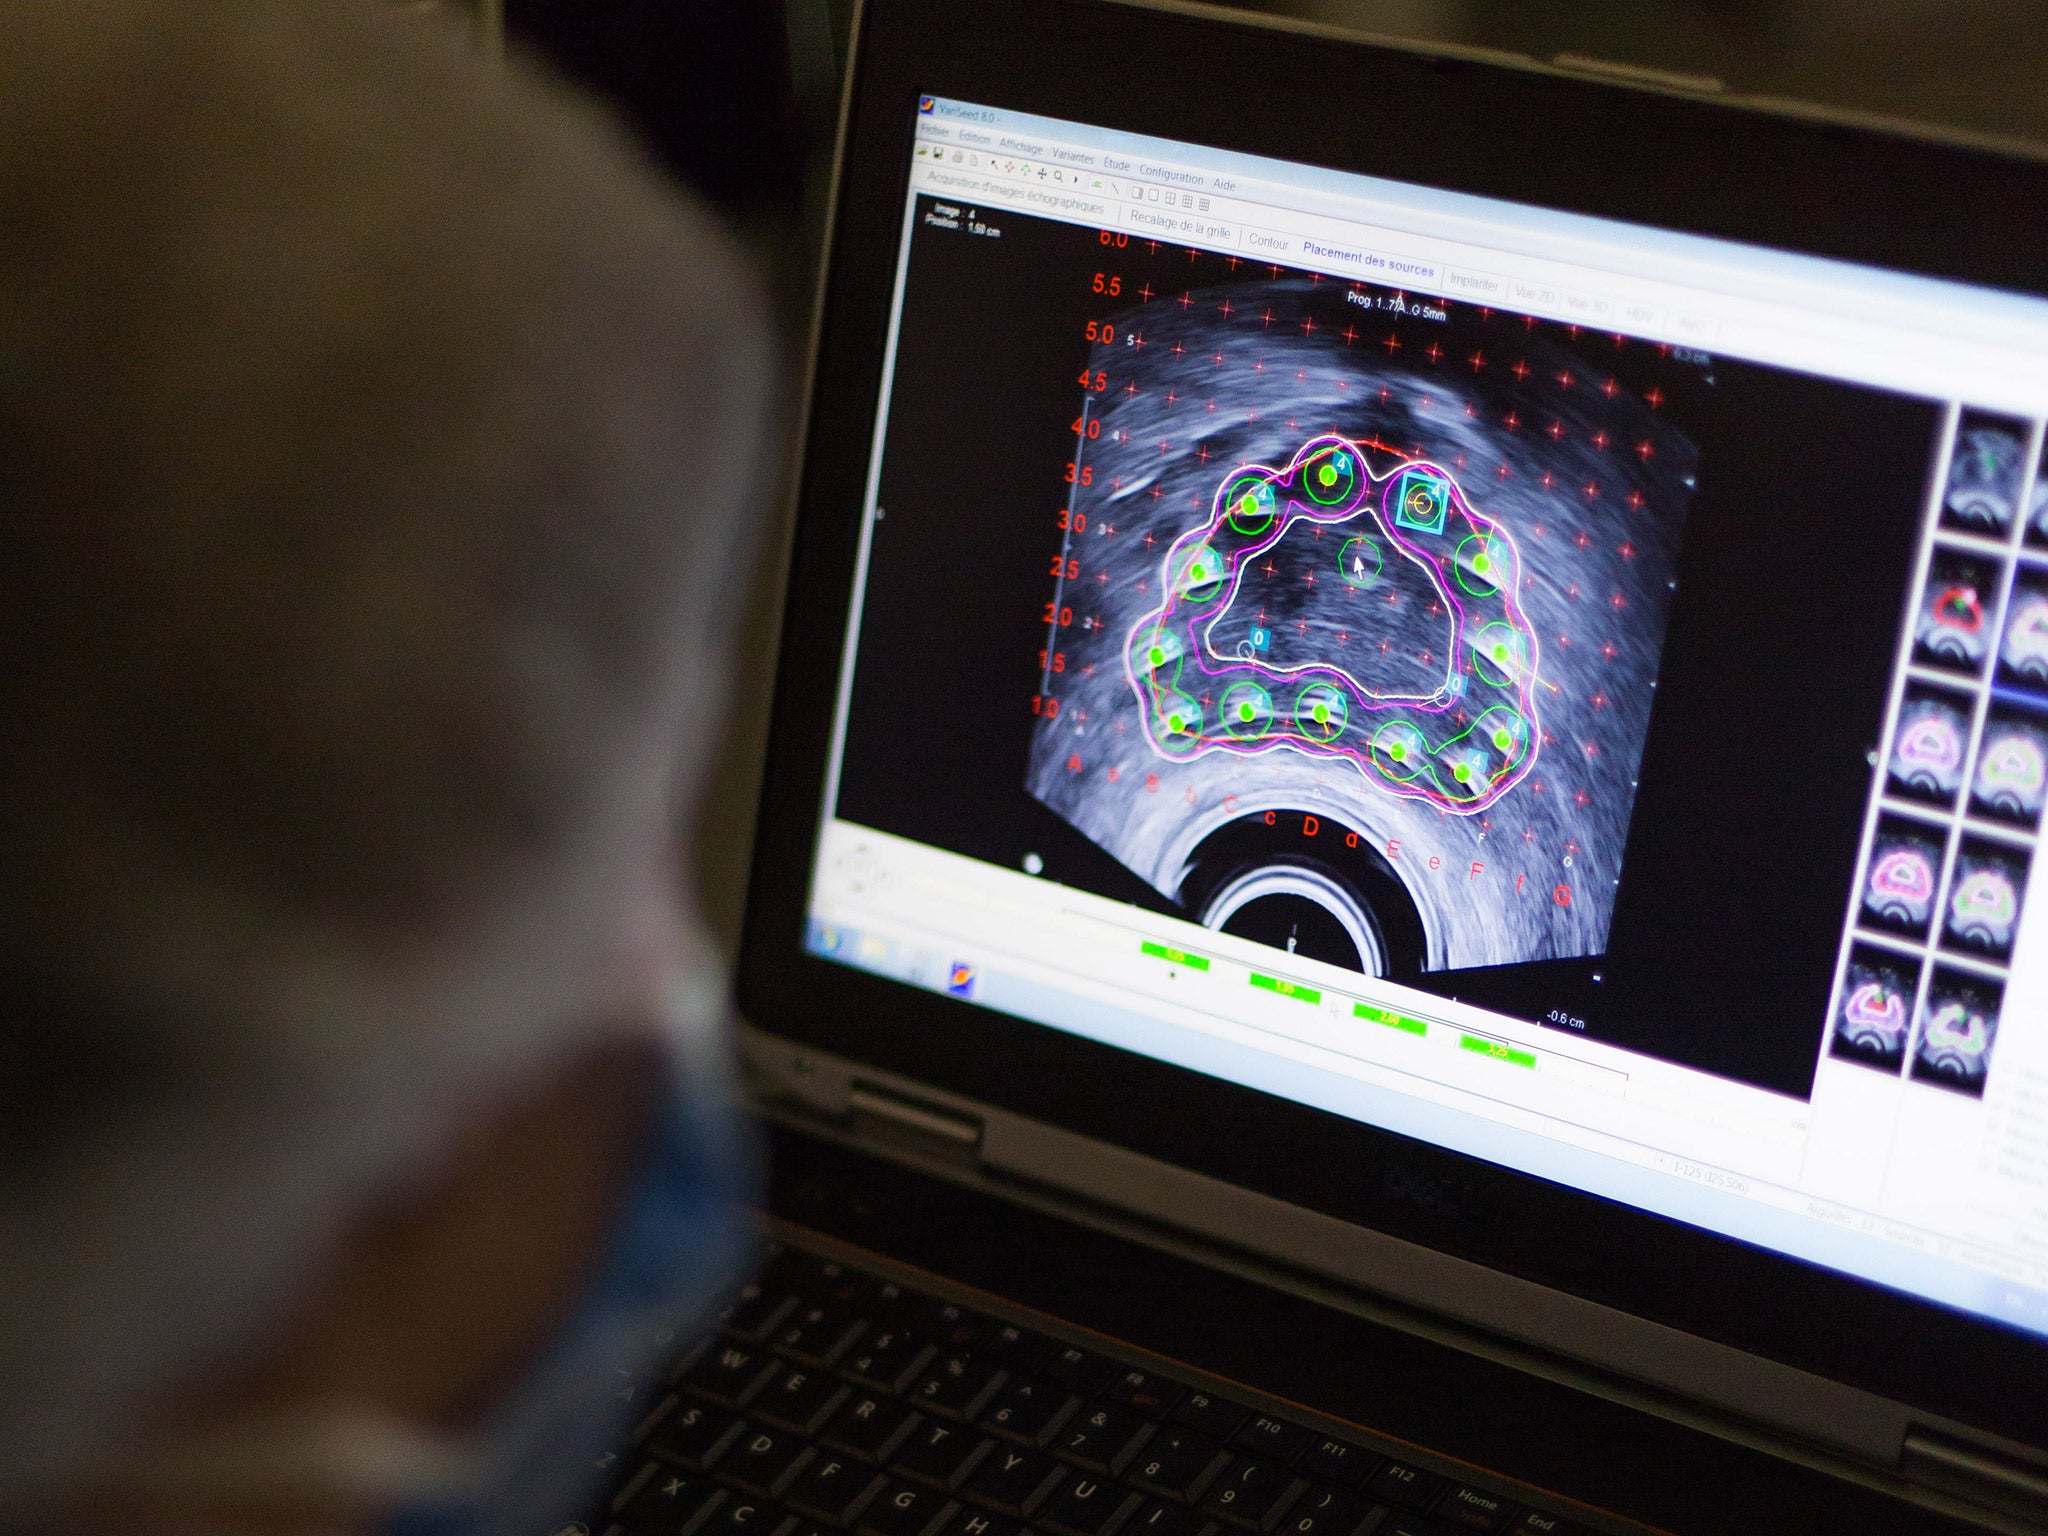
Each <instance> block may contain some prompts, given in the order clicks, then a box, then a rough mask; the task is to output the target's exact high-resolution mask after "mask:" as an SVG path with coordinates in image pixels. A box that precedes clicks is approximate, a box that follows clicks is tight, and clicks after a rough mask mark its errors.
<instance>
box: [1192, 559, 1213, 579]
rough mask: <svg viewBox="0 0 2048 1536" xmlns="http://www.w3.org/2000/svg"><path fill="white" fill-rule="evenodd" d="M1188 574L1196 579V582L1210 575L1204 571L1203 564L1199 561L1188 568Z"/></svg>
mask: <svg viewBox="0 0 2048 1536" xmlns="http://www.w3.org/2000/svg"><path fill="white" fill-rule="evenodd" d="M1188 574H1189V575H1190V576H1192V577H1194V578H1195V580H1197V581H1200V580H1201V579H1202V578H1203V577H1204V576H1206V575H1208V572H1207V571H1205V570H1203V569H1202V565H1201V562H1200V561H1199V560H1198V561H1196V562H1195V563H1194V564H1193V565H1191V566H1189V567H1188Z"/></svg>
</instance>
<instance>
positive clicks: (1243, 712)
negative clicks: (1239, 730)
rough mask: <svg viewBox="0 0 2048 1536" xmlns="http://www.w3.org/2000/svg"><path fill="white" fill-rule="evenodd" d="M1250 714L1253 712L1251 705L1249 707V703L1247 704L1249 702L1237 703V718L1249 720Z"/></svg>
mask: <svg viewBox="0 0 2048 1536" xmlns="http://www.w3.org/2000/svg"><path fill="white" fill-rule="evenodd" d="M1252 714H1253V710H1252V707H1251V705H1249V704H1240V705H1238V706H1237V718H1238V719H1240V720H1249V719H1251V717H1252Z"/></svg>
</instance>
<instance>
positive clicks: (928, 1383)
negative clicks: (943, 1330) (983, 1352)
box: [910, 1354, 1009, 1419]
mask: <svg viewBox="0 0 2048 1536" xmlns="http://www.w3.org/2000/svg"><path fill="white" fill-rule="evenodd" d="M1008 1379H1009V1372H1007V1371H1005V1370H1004V1369H1003V1368H1002V1367H1001V1366H999V1365H997V1364H996V1363H995V1362H994V1361H992V1360H982V1359H979V1358H977V1357H976V1356H974V1355H968V1354H959V1355H947V1356H946V1357H945V1358H943V1359H941V1360H937V1361H934V1362H933V1363H932V1364H931V1365H929V1366H927V1367H926V1368H925V1372H924V1375H923V1376H921V1377H920V1378H919V1379H918V1383H917V1385H916V1386H914V1387H912V1388H911V1389H910V1400H911V1402H912V1403H914V1404H916V1405H917V1406H918V1407H919V1408H922V1409H924V1410H926V1411H927V1412H929V1413H936V1414H942V1415H944V1416H945V1417H946V1418H949V1419H969V1418H972V1417H973V1416H974V1415H975V1414H976V1413H977V1412H979V1411H980V1409H981V1406H982V1404H984V1403H985V1402H987V1401H988V1400H989V1399H990V1398H991V1397H993V1396H995V1394H996V1389H997V1388H999V1387H1000V1386H1002V1384H1003V1383H1004V1382H1005V1381H1007V1380H1008Z"/></svg>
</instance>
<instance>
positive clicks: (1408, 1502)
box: [1365, 1461, 1445, 1511]
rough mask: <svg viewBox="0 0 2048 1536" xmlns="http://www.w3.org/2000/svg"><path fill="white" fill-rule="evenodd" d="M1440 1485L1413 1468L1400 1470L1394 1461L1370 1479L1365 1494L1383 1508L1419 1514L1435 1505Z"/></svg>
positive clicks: (1429, 1474)
mask: <svg viewBox="0 0 2048 1536" xmlns="http://www.w3.org/2000/svg"><path fill="white" fill-rule="evenodd" d="M1444 1485H1445V1479H1443V1478H1441V1477H1438V1476H1437V1475H1436V1474H1435V1473H1434V1472H1423V1471H1421V1470H1419V1469H1417V1468H1415V1467H1404V1466H1403V1465H1401V1463H1400V1462H1398V1461H1390V1462H1388V1463H1387V1464H1386V1465H1385V1466H1383V1467H1381V1468H1380V1469H1379V1471H1377V1472H1375V1473H1374V1474H1373V1475H1372V1478H1371V1480H1370V1481H1368V1482H1367V1483H1366V1485H1365V1491H1366V1492H1367V1493H1368V1494H1370V1495H1371V1496H1372V1497H1373V1498H1375V1499H1378V1500H1379V1501H1380V1502H1381V1503H1383V1504H1392V1505H1394V1506H1396V1507H1397V1508H1400V1509H1412V1510H1417V1511H1420V1510H1425V1509H1427V1508H1429V1506H1430V1505H1432V1504H1434V1503H1435V1502H1436V1500H1437V1497H1438V1495H1440V1494H1441V1493H1442V1492H1443V1491H1444Z"/></svg>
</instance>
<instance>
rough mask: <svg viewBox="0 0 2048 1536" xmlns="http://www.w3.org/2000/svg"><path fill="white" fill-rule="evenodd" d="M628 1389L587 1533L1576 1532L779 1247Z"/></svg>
mask: <svg viewBox="0 0 2048 1536" xmlns="http://www.w3.org/2000/svg"><path fill="white" fill-rule="evenodd" d="M640 1390H644V1391H646V1392H647V1393H648V1394H649V1395H650V1396H652V1397H656V1398H658V1401H656V1402H655V1405H654V1407H653V1408H652V1410H651V1411H650V1412H649V1413H648V1414H647V1416H646V1417H645V1418H644V1419H643V1420H642V1421H641V1423H640V1425H639V1427H638V1428H637V1430H636V1431H635V1433H634V1436H633V1446H632V1448H631V1450H630V1451H627V1452H624V1453H622V1454H620V1455H618V1456H616V1457H608V1458H606V1460H607V1462H608V1467H607V1470H608V1471H612V1472H615V1473H616V1472H623V1478H622V1480H621V1481H620V1482H618V1483H617V1484H616V1485H615V1491H614V1492H613V1493H612V1495H611V1496H610V1498H609V1499H608V1500H607V1501H606V1505H605V1510H604V1512H603V1514H602V1515H601V1516H600V1518H598V1519H597V1520H594V1521H592V1522H590V1523H589V1524H588V1526H587V1527H585V1529H587V1530H588V1531H590V1532H592V1533H593V1536H598V1533H601V1536H637V1533H649V1536H1452V1533H1464V1532H1485V1533H1490V1536H1499V1533H1512V1536H1558V1533H1563V1536H1586V1532H1585V1529H1584V1528H1583V1527H1581V1526H1579V1525H1576V1524H1574V1523H1572V1522H1571V1521H1568V1520H1565V1519H1563V1518H1561V1517H1559V1516H1556V1515H1553V1514H1549V1513H1546V1512H1545V1511H1543V1510H1540V1509H1535V1508H1530V1507H1527V1506H1526V1505H1520V1504H1517V1503H1515V1502H1514V1501H1513V1500H1511V1499H1510V1498H1507V1497H1505V1496H1503V1495H1501V1494H1499V1493H1496V1492H1492V1491H1489V1490H1488V1489H1486V1488H1483V1487H1480V1486H1478V1485H1475V1484H1467V1483H1461V1482H1458V1481H1456V1480H1454V1479H1452V1478H1449V1477H1445V1476H1443V1475H1441V1474H1439V1473H1437V1472H1433V1471H1429V1470H1426V1469H1425V1468H1423V1467H1421V1466H1411V1465H1408V1464H1407V1463H1405V1462H1402V1461H1399V1460H1395V1459H1393V1458H1390V1457H1388V1456H1385V1455H1382V1454H1380V1453H1379V1452H1377V1451H1374V1450H1371V1449H1369V1448H1367V1447H1366V1446H1363V1445H1359V1444H1354V1443H1352V1442H1349V1441H1346V1440H1341V1439H1334V1438H1330V1437H1327V1436H1325V1435H1322V1434H1319V1433H1317V1432H1316V1431H1314V1430H1311V1429H1309V1428H1307V1427H1305V1426H1303V1425H1300V1424H1295V1423H1291V1422H1289V1421H1288V1420H1287V1419H1285V1418H1281V1417H1277V1416H1274V1415H1270V1414H1267V1413H1263V1412H1260V1411H1258V1410H1257V1409H1256V1408H1254V1407H1253V1406H1252V1405H1250V1404H1247V1403H1242V1402H1237V1401H1234V1400H1233V1399H1231V1398H1229V1397H1226V1396H1223V1395H1221V1394H1219V1393H1216V1392H1214V1391H1211V1390H1209V1389H1208V1388H1206V1387H1204V1386H1202V1385H1200V1384H1198V1383H1193V1382H1187V1381H1179V1380H1175V1379H1174V1378H1173V1377H1171V1376H1169V1375H1165V1374H1155V1373H1153V1372H1151V1371H1148V1370H1139V1369H1134V1368H1132V1367H1131V1366H1129V1365H1128V1364H1127V1363H1126V1362H1122V1361H1118V1360H1114V1359H1111V1358H1110V1357H1108V1356H1106V1355H1101V1354H1097V1353H1094V1352H1092V1351H1090V1350H1087V1349H1084V1348H1080V1347H1077V1346H1075V1345H1072V1344H1069V1343H1066V1342H1064V1341H1061V1340H1058V1339H1054V1338H1050V1337H1047V1336H1046V1335H1044V1334H1040V1333H1036V1332H1033V1331H1032V1330H1030V1329H1027V1328H1022V1327H1019V1326H1016V1325H1015V1324H1012V1323H1007V1322H1004V1321H1002V1320H1001V1319H999V1318H994V1317H990V1316H987V1315H985V1314H981V1313H977V1312H974V1311H971V1310H969V1309H967V1308H965V1307H962V1306H959V1305H957V1304H954V1303H951V1302H948V1301H946V1300H944V1299H942V1298H940V1297H937V1296H933V1295H929V1294H925V1293H922V1292H919V1291H916V1290H913V1289H910V1288H908V1287H905V1286H902V1285H899V1284H897V1283H896V1282H894V1281H892V1280H888V1279H884V1278H882V1277H880V1276H876V1275H870V1274H865V1273H862V1272H860V1271H858V1270H856V1269H854V1268H852V1267H851V1266H848V1265H845V1264H841V1263H838V1262H836V1261H834V1260H831V1259H828V1258H824V1257H821V1256H819V1255H816V1254H813V1253H809V1252H806V1251H804V1250H802V1249H800V1248H796V1247H792V1246H789V1245H786V1244H777V1245H775V1246H773V1247H772V1248H771V1250H770V1258H769V1261H768V1263H767V1265H766V1266H765V1268H764V1269H763V1271H762V1274H761V1278H760V1279H759V1280H758V1281H756V1282H755V1283H753V1284H750V1285H748V1286H747V1287H746V1288H745V1289H744V1290H742V1291H741V1292H740V1294H739V1295H738V1296H737V1297H736V1298H735V1299H734V1301H733V1302H732V1304H731V1305H730V1306H728V1307H727V1308H726V1310H725V1312H724V1314H723V1316H722V1319H721V1326H720V1328H719V1331H718V1332H717V1334H716V1335H715V1336H713V1337H712V1338H710V1339H709V1340H707V1341H705V1342H703V1343H701V1344H699V1345H697V1346H696V1347H694V1348H693V1349H691V1350H690V1351H689V1352H688V1353H686V1354H685V1355H684V1356H683V1357H682V1358H681V1359H680V1360H678V1361H677V1362H676V1363H675V1365H674V1367H673V1369H672V1370H670V1371H669V1372H668V1373H667V1379H666V1380H665V1381H663V1382H658V1383H648V1384H643V1385H642V1387H641V1388H640ZM576 1529H577V1528H576V1527H573V1526H572V1527H570V1530H571V1531H575V1530H576Z"/></svg>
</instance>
